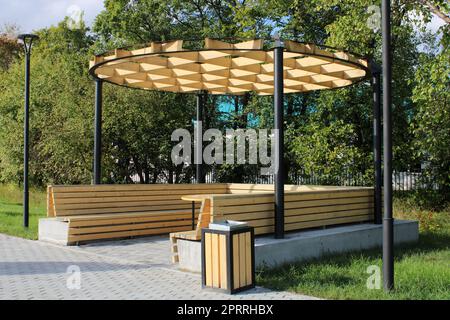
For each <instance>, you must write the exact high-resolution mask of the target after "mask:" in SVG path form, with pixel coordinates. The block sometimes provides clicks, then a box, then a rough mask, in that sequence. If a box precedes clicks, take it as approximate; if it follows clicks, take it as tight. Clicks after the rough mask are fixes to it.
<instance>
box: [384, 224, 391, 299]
mask: <svg viewBox="0 0 450 320" xmlns="http://www.w3.org/2000/svg"><path fill="white" fill-rule="evenodd" d="M393 235H394V218H384V219H383V286H384V290H385V291H392V290H393V289H394V237H393Z"/></svg>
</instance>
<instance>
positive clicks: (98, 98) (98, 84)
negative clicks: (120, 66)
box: [94, 79, 103, 184]
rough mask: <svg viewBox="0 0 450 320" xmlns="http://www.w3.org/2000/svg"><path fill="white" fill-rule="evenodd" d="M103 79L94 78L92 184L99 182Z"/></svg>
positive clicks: (100, 170)
mask: <svg viewBox="0 0 450 320" xmlns="http://www.w3.org/2000/svg"><path fill="white" fill-rule="evenodd" d="M102 104H103V81H102V80H99V79H96V80H95V123H94V126H95V132H94V184H100V183H101V176H102V174H101V172H102V167H101V161H102Z"/></svg>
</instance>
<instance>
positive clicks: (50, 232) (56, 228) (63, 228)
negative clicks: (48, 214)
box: [38, 218, 69, 246]
mask: <svg viewBox="0 0 450 320" xmlns="http://www.w3.org/2000/svg"><path fill="white" fill-rule="evenodd" d="M68 237H69V224H68V223H67V222H64V221H61V220H59V219H58V218H43V219H39V235H38V239H39V240H41V241H46V242H51V243H56V244H60V245H65V246H66V245H68V240H69V239H68Z"/></svg>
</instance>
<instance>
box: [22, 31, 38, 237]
mask: <svg viewBox="0 0 450 320" xmlns="http://www.w3.org/2000/svg"><path fill="white" fill-rule="evenodd" d="M18 39H19V40H21V41H22V43H23V48H24V51H25V109H24V125H23V137H24V138H23V139H24V143H23V226H24V227H26V228H28V220H29V205H28V203H29V201H28V199H29V195H28V143H29V109H30V56H31V46H32V45H33V41H34V40H37V39H39V37H38V36H37V35H34V34H21V35H19V36H18Z"/></svg>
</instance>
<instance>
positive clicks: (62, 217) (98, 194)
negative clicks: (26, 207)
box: [39, 184, 227, 244]
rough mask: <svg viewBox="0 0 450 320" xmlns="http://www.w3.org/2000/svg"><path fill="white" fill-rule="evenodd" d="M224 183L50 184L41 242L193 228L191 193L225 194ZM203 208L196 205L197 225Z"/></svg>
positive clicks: (42, 223) (81, 240) (128, 235)
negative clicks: (189, 196)
mask: <svg viewBox="0 0 450 320" xmlns="http://www.w3.org/2000/svg"><path fill="white" fill-rule="evenodd" d="M225 192H227V185H226V184H153V185H80V186H49V187H48V191H47V196H48V206H47V216H48V218H47V219H41V220H40V222H39V238H40V239H42V240H50V241H55V242H60V243H64V244H77V243H79V242H85V241H91V240H99V239H114V238H124V237H132V236H144V235H156V234H167V233H170V232H176V231H188V230H192V224H193V221H192V204H191V203H189V202H186V201H182V200H181V196H183V195H187V194H193V193H194V194H205V193H208V194H210V193H215V194H221V193H225ZM200 207H201V204H200V203H199V204H197V205H196V207H195V209H196V210H195V215H194V224H197V221H198V214H199V209H200Z"/></svg>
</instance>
